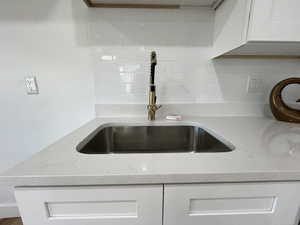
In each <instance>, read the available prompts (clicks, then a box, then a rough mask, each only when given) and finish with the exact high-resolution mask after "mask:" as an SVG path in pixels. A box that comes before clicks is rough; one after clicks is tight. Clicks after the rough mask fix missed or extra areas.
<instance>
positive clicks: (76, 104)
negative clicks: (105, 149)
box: [0, 0, 94, 217]
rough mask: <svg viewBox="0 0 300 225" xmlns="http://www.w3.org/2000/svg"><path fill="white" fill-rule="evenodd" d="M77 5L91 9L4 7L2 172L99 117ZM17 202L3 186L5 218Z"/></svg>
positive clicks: (55, 1)
mask: <svg viewBox="0 0 300 225" xmlns="http://www.w3.org/2000/svg"><path fill="white" fill-rule="evenodd" d="M74 4H78V7H81V8H82V9H86V8H85V6H84V4H83V3H82V2H81V1H70V0H68V1H67V0H64V1H61V0H44V1H40V0H26V1H24V2H23V1H19V0H10V1H1V3H0V84H1V85H0V105H1V107H0V124H1V125H0V142H1V158H0V171H3V170H5V169H7V168H9V167H11V166H13V165H14V164H16V163H17V162H19V161H21V160H24V159H26V158H28V157H30V155H32V154H33V153H34V152H37V151H40V150H41V149H43V148H44V147H46V146H47V145H50V144H51V143H53V142H54V141H55V140H57V139H59V138H61V137H62V136H64V135H66V134H67V133H69V132H71V131H73V130H74V129H76V128H78V127H79V126H81V125H82V124H84V123H85V122H87V121H89V120H91V119H92V118H93V117H94V85H93V73H92V70H91V58H90V52H89V50H88V49H87V48H85V47H84V46H81V44H80V39H81V36H80V32H78V30H77V28H78V26H79V25H80V24H81V18H80V15H77V14H76V15H74V12H73V6H74ZM83 13H84V12H83ZM29 75H35V76H37V79H38V84H39V88H40V94H39V95H27V94H26V91H25V82H24V77H25V76H29ZM58 157H59V156H58ZM13 202H14V199H13V195H12V193H11V192H9V191H8V188H7V187H3V186H2V187H0V217H2V216H10V215H11V214H13V213H14V210H13V209H11V210H12V211H11V210H7V207H6V206H11V205H10V203H13ZM10 212H11V213H10Z"/></svg>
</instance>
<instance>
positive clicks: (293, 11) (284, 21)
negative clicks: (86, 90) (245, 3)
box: [248, 0, 300, 42]
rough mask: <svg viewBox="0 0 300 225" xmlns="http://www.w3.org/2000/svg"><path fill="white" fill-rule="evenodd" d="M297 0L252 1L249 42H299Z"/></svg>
mask: <svg viewBox="0 0 300 225" xmlns="http://www.w3.org/2000/svg"><path fill="white" fill-rule="evenodd" d="M299 9H300V1H299V0H263V1H262V0H253V6H252V11H251V12H252V15H251V20H250V27H249V37H248V39H249V41H276V42H299V41H300V14H299Z"/></svg>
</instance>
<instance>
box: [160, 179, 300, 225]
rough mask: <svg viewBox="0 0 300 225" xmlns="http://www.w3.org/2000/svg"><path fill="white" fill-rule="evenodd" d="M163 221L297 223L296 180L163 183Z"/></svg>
mask: <svg viewBox="0 0 300 225" xmlns="http://www.w3.org/2000/svg"><path fill="white" fill-rule="evenodd" d="M164 196H165V200H164V225H298V221H299V218H298V216H299V212H300V184H299V183H256V184H253V183H245V184H190V185H165V192H164Z"/></svg>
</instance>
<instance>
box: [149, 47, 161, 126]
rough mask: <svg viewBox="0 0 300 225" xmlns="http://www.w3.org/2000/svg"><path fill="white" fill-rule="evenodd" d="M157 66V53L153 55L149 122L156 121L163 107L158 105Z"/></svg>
mask: <svg viewBox="0 0 300 225" xmlns="http://www.w3.org/2000/svg"><path fill="white" fill-rule="evenodd" d="M156 65H157V56H156V52H152V53H151V73H150V87H149V104H148V106H147V108H148V120H155V114H156V111H157V110H158V109H160V108H161V107H162V106H161V105H156V99H157V98H156V87H155V83H154V76H155V67H156Z"/></svg>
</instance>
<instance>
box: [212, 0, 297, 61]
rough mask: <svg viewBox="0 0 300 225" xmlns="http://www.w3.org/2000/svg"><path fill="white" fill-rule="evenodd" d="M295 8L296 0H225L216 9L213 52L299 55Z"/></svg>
mask: <svg viewBox="0 0 300 225" xmlns="http://www.w3.org/2000/svg"><path fill="white" fill-rule="evenodd" d="M299 9H300V1H299V0H225V1H224V2H223V4H222V5H220V7H219V8H218V9H217V10H216V18H215V36H214V50H215V52H214V53H215V54H214V56H215V57H217V56H220V55H280V56H299V55H300V13H299Z"/></svg>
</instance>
